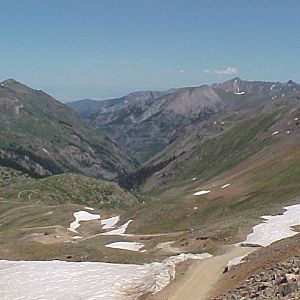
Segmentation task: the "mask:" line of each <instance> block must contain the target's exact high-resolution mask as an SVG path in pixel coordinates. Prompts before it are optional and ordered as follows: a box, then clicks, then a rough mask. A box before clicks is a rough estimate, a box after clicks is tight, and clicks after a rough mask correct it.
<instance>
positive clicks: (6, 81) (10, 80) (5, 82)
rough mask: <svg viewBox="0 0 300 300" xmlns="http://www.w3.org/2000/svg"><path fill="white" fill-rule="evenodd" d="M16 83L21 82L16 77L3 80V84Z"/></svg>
mask: <svg viewBox="0 0 300 300" xmlns="http://www.w3.org/2000/svg"><path fill="white" fill-rule="evenodd" d="M14 84H20V82H18V81H16V80H15V79H14V78H8V79H6V80H4V81H2V82H1V85H5V86H7V85H14Z"/></svg>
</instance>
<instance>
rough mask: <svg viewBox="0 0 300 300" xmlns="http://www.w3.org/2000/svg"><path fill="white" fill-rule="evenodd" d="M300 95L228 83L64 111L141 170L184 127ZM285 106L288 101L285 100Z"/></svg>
mask: <svg viewBox="0 0 300 300" xmlns="http://www.w3.org/2000/svg"><path fill="white" fill-rule="evenodd" d="M299 90H300V86H299V85H298V84H296V83H294V82H293V81H289V82H287V83H279V82H261V81H243V80H241V79H240V78H233V79H231V80H229V81H226V82H222V83H217V84H213V85H211V86H207V85H202V86H199V87H186V88H180V89H173V90H169V91H166V92H149V91H148V92H137V93H132V94H130V95H128V96H126V97H123V98H118V99H110V100H106V101H97V102H96V101H95V102H91V101H90V100H89V101H79V102H74V103H72V102H71V103H68V106H70V107H71V108H73V109H75V111H76V112H77V113H78V114H79V116H81V117H82V118H83V119H84V120H85V121H86V123H87V124H89V125H90V126H91V127H94V128H99V129H100V130H101V131H103V132H105V133H107V134H108V135H109V136H111V137H112V138H113V139H114V140H115V141H116V142H117V143H118V144H119V145H120V147H121V148H122V149H123V150H124V151H125V152H126V153H127V154H128V155H129V156H131V157H134V158H135V160H137V161H138V162H139V163H140V164H144V163H145V162H147V161H148V160H150V159H151V158H152V157H153V156H155V155H156V154H158V153H159V152H161V151H162V150H163V149H164V148H165V147H166V146H167V145H168V144H169V143H170V142H171V141H173V140H174V138H176V135H177V134H178V133H179V132H180V131H181V130H182V129H183V128H185V127H186V126H189V125H196V124H201V123H203V122H204V121H207V120H210V119H211V118H212V117H214V116H216V115H217V114H220V113H224V112H233V111H241V110H245V109H253V108H256V107H259V106H261V105H265V109H267V106H269V107H270V108H269V109H271V110H272V108H271V106H274V105H278V103H283V102H286V96H289V95H293V94H294V93H296V92H297V91H299ZM288 101H289V102H291V101H292V100H291V99H290V98H289V100H288ZM295 101H296V100H295V99H294V100H293V102H295ZM85 103H87V106H85V105H84V104H85ZM199 134H201V133H199Z"/></svg>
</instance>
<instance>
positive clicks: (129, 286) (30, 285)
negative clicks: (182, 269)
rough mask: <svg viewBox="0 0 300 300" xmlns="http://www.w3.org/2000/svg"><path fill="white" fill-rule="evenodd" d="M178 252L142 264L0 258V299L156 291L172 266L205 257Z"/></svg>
mask: <svg viewBox="0 0 300 300" xmlns="http://www.w3.org/2000/svg"><path fill="white" fill-rule="evenodd" d="M209 257H210V255H209V254H208V253H203V254H199V255H194V254H180V255H178V256H174V257H170V258H168V259H166V260H165V261H163V262H161V263H158V262H154V263H151V264H145V265H129V264H111V263H101V262H65V261H5V260H2V261H0V277H1V286H0V299H1V300H2V299H3V300H42V299H43V300H79V299H82V300H98V299H105V300H108V299H109V300H120V299H137V298H138V297H139V296H141V295H143V294H144V293H147V292H150V293H156V292H159V291H160V290H162V289H163V288H164V287H165V286H167V285H168V284H169V283H170V281H171V280H172V279H173V278H174V277H175V266H176V264H178V263H179V262H182V261H184V260H187V259H205V258H209Z"/></svg>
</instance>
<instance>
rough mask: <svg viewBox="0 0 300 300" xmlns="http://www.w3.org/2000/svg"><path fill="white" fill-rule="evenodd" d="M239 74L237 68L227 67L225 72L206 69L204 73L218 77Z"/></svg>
mask: <svg viewBox="0 0 300 300" xmlns="http://www.w3.org/2000/svg"><path fill="white" fill-rule="evenodd" d="M237 72H238V70H237V68H236V67H227V68H225V69H223V70H210V69H206V70H204V73H209V74H217V75H233V74H236V73H237Z"/></svg>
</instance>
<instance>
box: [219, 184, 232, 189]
mask: <svg viewBox="0 0 300 300" xmlns="http://www.w3.org/2000/svg"><path fill="white" fill-rule="evenodd" d="M228 186H230V183H227V184H224V185H222V186H221V189H225V188H227V187H228Z"/></svg>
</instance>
